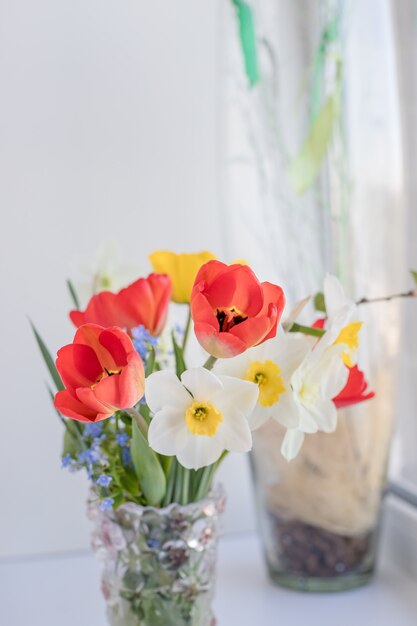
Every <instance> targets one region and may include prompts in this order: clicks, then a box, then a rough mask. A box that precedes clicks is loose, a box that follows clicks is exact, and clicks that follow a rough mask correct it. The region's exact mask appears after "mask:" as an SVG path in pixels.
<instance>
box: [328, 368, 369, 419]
mask: <svg viewBox="0 0 417 626" xmlns="http://www.w3.org/2000/svg"><path fill="white" fill-rule="evenodd" d="M348 369H349V378H348V380H347V383H346V385H345V386H344V387H343V389H342V391H341V392H340V393H339V395H337V396H336V397H335V398H333V402H334V403H335V405H336V406H337V408H338V409H340V408H342V407H344V406H349V405H351V404H357V403H358V402H363V401H364V400H370V399H371V398H373V397H374V396H375V393H374V392H373V391H368V383H367V382H366V380H365V375H364V373H363V372H362V371H361V370H360V369H359V368H358V366H357V365H354V366H353V367H350V368H348Z"/></svg>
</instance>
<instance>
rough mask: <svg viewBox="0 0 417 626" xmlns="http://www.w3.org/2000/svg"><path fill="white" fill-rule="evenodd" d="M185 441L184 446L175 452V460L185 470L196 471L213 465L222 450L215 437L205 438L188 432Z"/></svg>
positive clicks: (219, 442)
mask: <svg viewBox="0 0 417 626" xmlns="http://www.w3.org/2000/svg"><path fill="white" fill-rule="evenodd" d="M186 439H187V440H186V443H185V446H184V447H183V448H181V450H178V452H177V459H178V461H179V462H180V463H181V465H183V466H184V467H186V468H187V469H195V470H197V469H200V467H205V466H206V465H211V464H212V463H215V462H216V461H217V459H218V458H219V457H220V455H221V453H222V452H223V450H224V447H223V445H222V443H221V441H220V440H219V438H218V437H216V435H215V436H214V437H205V436H203V435H193V434H192V433H190V432H189V431H188V433H187V438H186Z"/></svg>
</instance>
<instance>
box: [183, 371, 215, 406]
mask: <svg viewBox="0 0 417 626" xmlns="http://www.w3.org/2000/svg"><path fill="white" fill-rule="evenodd" d="M181 382H182V384H183V385H184V386H185V387H186V388H187V389H188V391H190V392H191V393H192V394H193V397H194V399H195V400H203V401H207V400H211V398H212V397H213V396H215V395H216V394H217V393H218V392H219V391H222V390H223V384H222V383H221V381H220V380H219V378H218V377H217V376H216V375H215V374H213V372H210V371H209V370H206V369H205V368H204V367H192V368H190V369H189V370H186V371H185V372H184V373H183V374H182V375H181Z"/></svg>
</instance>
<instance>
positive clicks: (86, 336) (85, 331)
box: [74, 324, 130, 372]
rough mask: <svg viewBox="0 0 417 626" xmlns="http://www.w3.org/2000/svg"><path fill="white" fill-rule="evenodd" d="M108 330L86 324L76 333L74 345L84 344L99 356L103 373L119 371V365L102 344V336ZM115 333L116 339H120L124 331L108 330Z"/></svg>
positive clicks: (115, 328)
mask: <svg viewBox="0 0 417 626" xmlns="http://www.w3.org/2000/svg"><path fill="white" fill-rule="evenodd" d="M105 330H106V329H105V328H104V327H103V326H98V324H84V325H83V326H80V328H79V329H78V330H77V332H76V333H75V337H74V344H84V345H87V346H90V347H91V348H92V349H93V350H94V352H95V353H96V355H97V358H98V360H99V361H100V364H101V371H102V372H103V370H104V369H107V370H108V371H114V370H117V369H118V364H117V362H116V360H115V358H114V357H113V355H112V353H111V352H110V351H109V350H108V349H107V348H106V347H105V346H104V345H103V344H102V343H101V340H100V338H101V335H102V333H103V332H104V331H105ZM107 330H108V331H109V332H111V333H114V334H115V336H116V337H120V336H121V334H126V333H123V331H122V330H121V329H120V328H117V327H113V328H108V329H107ZM129 341H130V340H129Z"/></svg>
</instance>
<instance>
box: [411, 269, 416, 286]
mask: <svg viewBox="0 0 417 626" xmlns="http://www.w3.org/2000/svg"><path fill="white" fill-rule="evenodd" d="M410 274H411V276H412V279H413V280H414V282H415V284H416V285H417V271H416V270H410Z"/></svg>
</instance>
